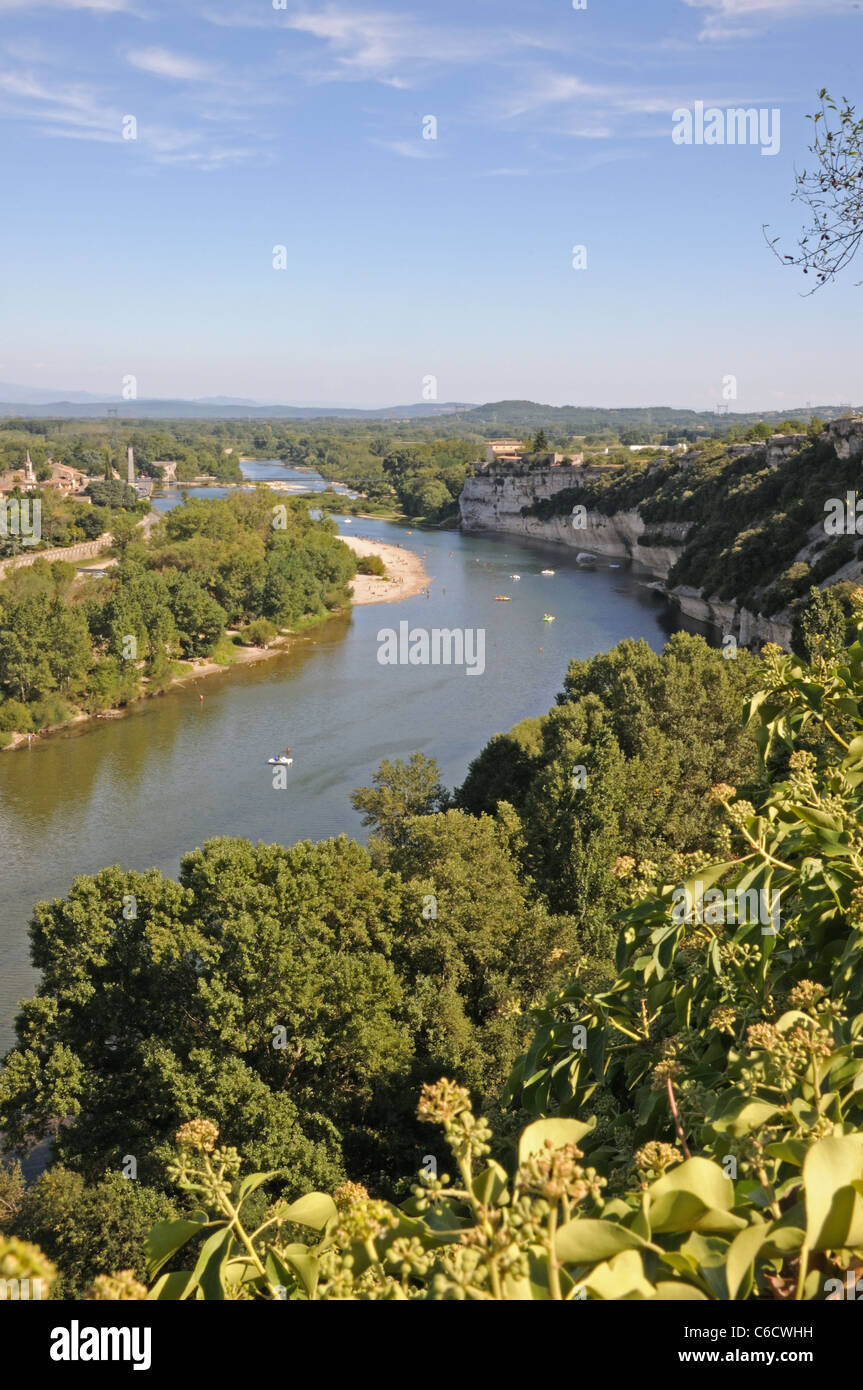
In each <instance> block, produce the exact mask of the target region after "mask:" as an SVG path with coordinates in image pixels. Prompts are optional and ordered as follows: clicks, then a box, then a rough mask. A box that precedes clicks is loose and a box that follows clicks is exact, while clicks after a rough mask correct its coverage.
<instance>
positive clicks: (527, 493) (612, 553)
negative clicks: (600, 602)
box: [459, 468, 688, 579]
mask: <svg viewBox="0 0 863 1390" xmlns="http://www.w3.org/2000/svg"><path fill="white" fill-rule="evenodd" d="M580 474H581V470H580V469H567V470H566V472H565V473H563V474H562V473H561V470H560V469H559V468H556V469H554V470H553V471H551V470H549V471H548V472H541V473H539V472H537V473H530V474H526V475H523V476H522V475H518V474H506V473H491V474H480V475H479V476H478V477H476V478H468V479H467V480H466V482H465V485H464V490H463V492H462V494H461V497H460V498H459V507H460V509H461V521H462V529H463V530H465V531H506V532H507V533H509V534H515V535H520V536H533V537H534V538H535V539H536V540H545V541H554V542H555V543H556V544H557V545H565V546H568V547H569V548H570V549H571V550H576V551H583V552H586V553H588V554H590V555H595V556H597V558H604V559H610V560H630V561H632V563H633V564H635V565H637V566H638V567H639V569H643V570H645V571H646V572H647V573H648V574H650V575H651V576H652V577H653V578H655V579H666V578H667V577H668V572H669V570H670V569H671V567H672V565H673V564H674V563H675V561H676V560H677V559H678V557H679V555H680V552H681V547H680V546H679V545H674V544H670V545H668V546H656V545H645V546H642V545H640V544H639V541H640V539H641V537H642V536H643V535H644V532H645V529H646V528H645V524H644V522H643V520H642V519H641V517H640V516H639V514H638V512H617V513H616V514H615V515H614V516H603V515H602V514H601V513H600V512H590V511H589V512H588V514H587V517H586V525H584V526H576V525H574V524H573V523H574V520H575V518H573V517H572V516H571V515H564V516H555V517H550V518H549V519H548V520H547V521H542V520H540V518H539V517H537V516H522V508H523V507H532V506H533V504H534V502H538V501H541V500H544V499H546V498H549V497H554V496H555V495H556V494H557V493H559V492H563V491H565V490H566V489H567V488H571V487H575V486H577V484H578V482H579V481H581V478H580V477H579V475H580ZM581 476H582V477H583V474H581ZM687 529H688V528H687V527H674V526H668V525H665V526H663V527H662V528H661V530H662V532H663V534H665V535H668V536H669V539H677V536H678V535H680V533H681V531H682V532H683V533H685V532H686V530H687Z"/></svg>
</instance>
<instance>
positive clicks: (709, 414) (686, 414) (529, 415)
mask: <svg viewBox="0 0 863 1390" xmlns="http://www.w3.org/2000/svg"><path fill="white" fill-rule="evenodd" d="M852 409H853V408H852V407H851V406H850V405H840V406H835V405H834V406H830V405H818V406H805V407H803V406H798V407H795V408H794V409H791V408H789V409H787V410H769V411H745V412H740V413H731V412H730V411H729V412H728V413H727V414H726V413H725V412H722V413H719V412H716V411H713V410H701V411H699V410H678V409H675V408H673V407H671V406H633V407H621V408H608V407H602V406H580V405H562V406H554V405H542V404H540V403H538V402H536V401H493V402H489V403H487V404H486V405H471V404H468V403H466V402H461V401H447V402H438V401H422V402H419V403H417V404H415V405H398V406H389V407H387V408H385V409H381V410H362V409H351V408H350V407H337V406H296V405H267V404H261V402H260V401H253V400H247V399H246V398H244V397H240V396H206V397H203V398H201V399H200V400H146V399H140V400H135V401H128V400H124V399H123V398H122V397H121V396H113V397H112V396H95V395H93V394H91V393H90V392H88V391H60V390H52V389H49V388H46V387H35V386H17V385H13V384H11V383H9V382H2V381H0V417H6V418H8V417H10V416H13V417H21V416H27V417H30V418H33V419H36V418H40V419H45V418H55V419H58V418H62V419H99V418H103V417H105V416H107V414H108V412H109V411H111V413H112V414H113V413H114V412H115V411H116V414H117V416H118V417H119V418H121V419H124V420H238V419H255V420H324V419H343V420H434V419H439V418H441V417H447V421H448V423H449V424H451V425H453V424H463V425H464V428H465V429H468V430H476V431H479V432H483V431H485V432H487V431H488V430H500V431H506V430H516V431H518V430H528V429H539V428H541V427H542V428H552V429H557V430H567V431H569V432H570V433H572V434H593V433H599V432H601V431H602V430H608V429H613V430H623V429H640V430H648V431H655V430H667V429H687V428H689V429H701V430H703V431H705V432H710V433H713V431H714V430H715V429H716V427H717V424H718V423H719V422H720V421H723V420H724V421H727V423H728V425H729V426H731V425H735V424H740V425H746V424H753V423H755V422H756V421H759V420H765V421H768V422H769V421H771V420H775V421H777V422H778V421H780V420H787V419H792V418H797V419H803V420H807V419H809V418H810V417H811V416H812V415H819V416H820V417H821V418H822V419H823V420H834V419H837V418H838V417H839V416H842V415H848V414H850V413H852Z"/></svg>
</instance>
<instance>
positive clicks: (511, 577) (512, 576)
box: [509, 574, 521, 579]
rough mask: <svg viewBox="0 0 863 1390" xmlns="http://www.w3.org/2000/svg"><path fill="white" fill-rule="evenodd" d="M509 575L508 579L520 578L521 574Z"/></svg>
mask: <svg viewBox="0 0 863 1390" xmlns="http://www.w3.org/2000/svg"><path fill="white" fill-rule="evenodd" d="M509 577H510V579H521V575H520V574H511V575H510V576H509Z"/></svg>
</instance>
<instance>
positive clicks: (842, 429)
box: [824, 415, 863, 459]
mask: <svg viewBox="0 0 863 1390" xmlns="http://www.w3.org/2000/svg"><path fill="white" fill-rule="evenodd" d="M824 434H825V437H826V438H827V439H829V440H830V443H831V444H832V445H833V448H834V449H835V450H836V457H837V458H840V459H857V458H863V415H849V416H847V417H846V418H845V419H844V420H834V421H833V422H832V424H829V425H827V426H826V428H825V430H824Z"/></svg>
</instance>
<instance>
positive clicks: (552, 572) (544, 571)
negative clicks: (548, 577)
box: [540, 570, 555, 574]
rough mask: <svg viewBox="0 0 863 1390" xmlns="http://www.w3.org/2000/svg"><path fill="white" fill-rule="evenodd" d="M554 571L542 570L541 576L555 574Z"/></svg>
mask: <svg viewBox="0 0 863 1390" xmlns="http://www.w3.org/2000/svg"><path fill="white" fill-rule="evenodd" d="M554 573H555V571H554V570H540V574H554Z"/></svg>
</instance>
